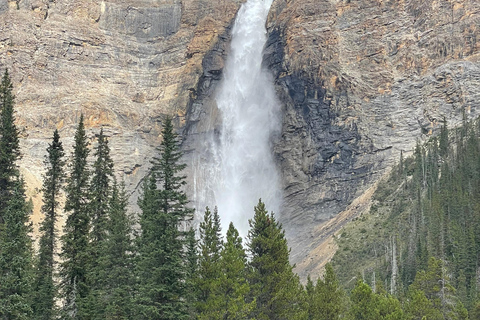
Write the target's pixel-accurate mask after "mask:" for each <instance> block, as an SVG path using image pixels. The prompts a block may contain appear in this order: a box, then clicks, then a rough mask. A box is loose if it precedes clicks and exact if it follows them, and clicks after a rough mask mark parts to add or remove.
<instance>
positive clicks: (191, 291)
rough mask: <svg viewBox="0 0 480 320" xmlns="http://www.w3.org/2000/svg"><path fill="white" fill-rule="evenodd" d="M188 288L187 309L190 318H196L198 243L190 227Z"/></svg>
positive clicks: (187, 269)
mask: <svg viewBox="0 0 480 320" xmlns="http://www.w3.org/2000/svg"><path fill="white" fill-rule="evenodd" d="M185 265H186V281H185V284H186V288H187V295H186V301H187V309H188V314H189V316H190V319H195V318H196V315H197V310H196V305H197V303H198V289H197V286H196V284H197V281H198V280H197V279H198V243H197V239H195V230H194V229H193V228H190V230H189V231H188V233H187V236H186V256H185Z"/></svg>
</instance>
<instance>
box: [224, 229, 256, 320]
mask: <svg viewBox="0 0 480 320" xmlns="http://www.w3.org/2000/svg"><path fill="white" fill-rule="evenodd" d="M246 264H247V255H246V253H245V249H244V248H243V245H242V238H241V237H240V235H239V234H238V231H237V229H235V227H234V226H233V223H231V222H230V225H229V227H228V230H227V241H226V243H225V244H224V246H223V249H222V252H221V259H220V266H221V276H220V279H219V284H218V288H217V294H218V296H219V297H221V298H222V299H221V304H220V306H219V307H220V308H219V311H220V319H225V320H241V319H242V320H243V319H249V318H250V315H251V312H252V310H253V309H254V307H255V304H256V301H255V300H254V299H253V300H251V299H249V297H248V295H249V293H250V285H249V284H248V282H247V278H246V275H247V268H246ZM249 300H250V301H249Z"/></svg>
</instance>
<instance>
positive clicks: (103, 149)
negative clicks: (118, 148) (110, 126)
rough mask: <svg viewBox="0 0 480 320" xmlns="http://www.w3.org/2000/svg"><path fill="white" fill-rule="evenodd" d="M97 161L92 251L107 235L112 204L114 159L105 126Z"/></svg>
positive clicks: (94, 168) (91, 189) (94, 180)
mask: <svg viewBox="0 0 480 320" xmlns="http://www.w3.org/2000/svg"><path fill="white" fill-rule="evenodd" d="M94 156H95V163H94V164H93V172H92V173H93V176H92V181H91V183H90V195H91V201H90V210H91V224H92V234H91V243H92V245H91V246H92V252H93V254H94V256H95V255H98V253H97V252H95V251H96V250H97V249H96V247H98V246H100V245H101V242H102V241H103V240H105V238H106V237H107V236H106V234H107V228H108V226H107V224H108V212H109V206H110V197H111V195H112V180H113V161H112V158H111V157H110V147H109V146H108V139H107V137H106V136H105V135H104V134H103V128H102V129H101V130H100V134H99V136H98V144H97V147H96V148H95V154H94Z"/></svg>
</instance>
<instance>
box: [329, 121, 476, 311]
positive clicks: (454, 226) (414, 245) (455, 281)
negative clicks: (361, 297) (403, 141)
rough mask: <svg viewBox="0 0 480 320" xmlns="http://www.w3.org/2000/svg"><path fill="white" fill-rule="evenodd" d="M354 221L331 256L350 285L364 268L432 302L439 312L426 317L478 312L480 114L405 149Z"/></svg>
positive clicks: (391, 288) (407, 295)
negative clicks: (408, 153) (368, 205)
mask: <svg viewBox="0 0 480 320" xmlns="http://www.w3.org/2000/svg"><path fill="white" fill-rule="evenodd" d="M355 220H356V221H353V222H352V223H351V224H350V226H347V228H345V229H344V231H343V233H342V234H341V235H339V239H338V244H339V251H338V252H337V254H336V256H335V257H334V260H333V263H334V265H335V269H336V270H337V272H338V274H339V275H340V279H341V282H342V283H343V284H344V285H345V286H346V287H350V286H351V285H352V279H353V278H354V277H355V276H356V273H361V274H362V276H363V278H364V279H366V281H367V282H368V283H370V284H371V285H373V286H374V285H375V282H376V281H379V280H380V281H382V282H383V283H384V284H385V287H386V288H387V289H388V292H390V293H392V294H395V295H397V296H398V297H399V298H400V299H401V300H402V301H406V302H409V301H412V300H415V299H416V300H418V301H419V303H420V300H424V303H425V305H427V301H429V302H428V304H430V305H431V306H433V309H434V310H436V311H437V314H434V313H432V314H430V315H429V316H427V319H463V318H464V316H462V315H461V314H463V313H464V312H466V310H465V309H467V310H468V311H469V313H470V319H477V318H479V317H480V313H479V310H480V303H479V302H480V297H479V280H478V279H479V271H480V270H479V261H480V260H479V259H480V120H475V121H474V120H472V121H467V120H466V119H464V121H463V124H462V125H461V126H460V127H459V128H457V129H455V130H449V129H448V126H447V123H446V121H444V124H443V126H442V128H441V131H440V135H439V136H438V137H433V138H431V139H430V140H429V141H428V142H427V143H425V144H424V145H421V144H419V143H417V146H416V147H415V149H414V152H413V155H412V156H411V157H408V158H404V157H403V156H401V158H400V161H399V164H398V165H397V166H396V167H395V168H394V169H393V171H392V172H391V173H390V175H389V176H388V177H387V178H385V179H383V181H381V182H380V184H379V185H378V188H377V191H376V193H375V195H374V202H373V205H372V206H371V209H370V212H369V213H368V214H364V215H363V216H360V217H357V218H356V219H355ZM346 261H348V263H349V266H348V267H347V266H346V265H345V262H346ZM425 315H426V313H425ZM417 318H418V319H421V317H417ZM417 318H415V319H417ZM479 319H480V318H479Z"/></svg>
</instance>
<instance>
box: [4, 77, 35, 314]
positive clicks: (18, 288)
mask: <svg viewBox="0 0 480 320" xmlns="http://www.w3.org/2000/svg"><path fill="white" fill-rule="evenodd" d="M12 89H13V85H12V82H11V81H10V76H9V74H8V71H5V73H4V75H3V78H2V81H1V84H0V319H31V316H32V309H31V294H32V290H31V288H32V287H31V286H32V282H33V266H32V241H31V239H30V237H29V232H31V225H30V224H29V223H28V222H29V217H28V216H29V214H30V213H31V205H29V204H28V203H27V202H26V200H25V184H24V181H23V179H21V177H20V172H19V170H18V167H17V163H16V161H17V160H18V159H19V158H20V148H19V140H18V129H17V127H16V125H15V117H14V96H13V94H12Z"/></svg>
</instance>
